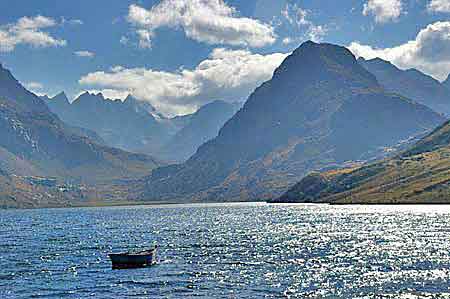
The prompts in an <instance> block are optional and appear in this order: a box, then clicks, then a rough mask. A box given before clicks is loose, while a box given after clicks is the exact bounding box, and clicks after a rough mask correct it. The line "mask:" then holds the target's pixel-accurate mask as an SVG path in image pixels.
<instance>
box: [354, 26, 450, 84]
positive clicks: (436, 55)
mask: <svg viewBox="0 0 450 299" xmlns="http://www.w3.org/2000/svg"><path fill="white" fill-rule="evenodd" d="M349 48H350V50H351V51H352V52H353V53H354V54H355V55H356V56H362V57H364V58H366V59H372V58H375V57H380V58H382V59H385V60H389V61H391V62H392V63H394V64H395V65H397V66H398V67H400V68H417V69H419V70H421V71H422V72H424V73H427V74H429V75H431V76H433V77H435V78H437V79H439V80H443V79H445V78H446V76H447V75H448V73H449V71H450V22H436V23H433V24H429V25H428V26H427V27H426V28H424V29H422V30H420V32H419V33H418V34H417V36H416V38H415V39H414V40H411V41H408V42H406V43H404V44H401V45H399V46H396V47H392V48H374V47H372V46H369V45H362V44H360V43H358V42H353V43H351V45H350V46H349Z"/></svg>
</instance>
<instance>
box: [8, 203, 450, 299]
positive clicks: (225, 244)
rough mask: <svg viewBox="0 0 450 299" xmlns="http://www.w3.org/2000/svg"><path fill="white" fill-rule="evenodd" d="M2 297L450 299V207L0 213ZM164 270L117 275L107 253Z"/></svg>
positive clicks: (229, 207)
mask: <svg viewBox="0 0 450 299" xmlns="http://www.w3.org/2000/svg"><path fill="white" fill-rule="evenodd" d="M0 216H1V218H0V249H1V250H0V298H30V297H31V296H34V298H86V297H90V296H92V297H94V298H185V297H193V296H195V297H197V298H211V297H213V298H336V297H343V298H349V297H350V298H373V295H374V294H376V295H377V298H419V297H423V296H425V297H426V296H428V297H429V298H450V295H449V294H450V283H449V281H448V280H449V277H450V238H449V235H450V222H449V219H450V218H449V217H450V206H419V205H417V206H416V205H410V206H328V205H266V204H229V205H223V204H202V205H186V206H180V205H175V206H148V207H120V208H104V209H94V208H86V209H61V210H28V211H1V212H0ZM154 241H157V242H158V243H159V244H160V246H161V248H160V252H159V255H160V262H159V264H158V265H157V266H155V267H153V268H148V269H138V270H126V271H112V270H111V268H110V262H109V260H108V258H107V253H108V252H111V251H118V250H128V249H133V248H145V247H150V246H151V245H152V244H153V242H154Z"/></svg>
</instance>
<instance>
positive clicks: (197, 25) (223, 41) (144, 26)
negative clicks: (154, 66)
mask: <svg viewBox="0 0 450 299" xmlns="http://www.w3.org/2000/svg"><path fill="white" fill-rule="evenodd" d="M127 19H128V21H129V22H130V23H131V24H133V25H134V26H135V27H136V34H137V35H138V37H139V45H140V46H141V47H144V48H150V47H151V45H152V39H153V37H154V35H155V31H156V30H157V29H158V28H162V27H169V28H173V29H180V28H181V29H183V30H184V32H185V33H186V36H187V37H189V38H191V39H193V40H196V41H199V42H204V43H207V44H220V45H233V46H249V47H255V48H259V47H263V46H266V45H270V44H272V43H274V42H275V40H276V36H275V33H274V29H273V28H272V26H271V25H269V24H266V23H263V22H260V21H258V20H255V19H251V18H246V17H241V16H239V15H238V12H237V11H236V9H235V8H234V7H231V6H228V5H227V4H226V3H225V2H224V1H223V0H183V1H180V0H163V1H161V2H160V3H159V4H157V5H155V6H153V7H152V8H150V9H146V8H143V7H141V6H138V5H135V4H133V5H130V7H129V12H128V17H127Z"/></svg>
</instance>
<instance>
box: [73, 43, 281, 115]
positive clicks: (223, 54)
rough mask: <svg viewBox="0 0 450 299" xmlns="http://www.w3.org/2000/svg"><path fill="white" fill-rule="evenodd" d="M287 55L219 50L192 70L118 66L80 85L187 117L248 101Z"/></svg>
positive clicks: (83, 81) (166, 112) (86, 77)
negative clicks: (211, 105)
mask: <svg viewBox="0 0 450 299" xmlns="http://www.w3.org/2000/svg"><path fill="white" fill-rule="evenodd" d="M287 55H288V54H282V53H275V54H269V55H260V54H253V53H251V52H249V51H247V50H229V49H223V48H218V49H215V50H213V52H212V53H211V54H210V56H209V57H208V58H207V59H205V60H204V61H202V62H201V63H200V64H199V65H198V66H197V67H196V68H195V69H192V70H187V69H181V70H179V71H177V72H162V71H155V70H152V69H145V68H132V69H127V68H124V67H121V66H117V67H114V68H112V69H111V70H110V71H108V72H103V71H101V72H95V73H90V74H88V75H86V76H84V77H82V78H81V79H80V80H79V83H80V84H82V85H84V86H91V87H92V88H94V89H98V90H102V89H112V90H115V91H117V92H123V93H124V94H125V92H126V93H131V94H133V95H134V96H135V97H137V98H138V99H141V100H146V101H149V102H150V103H151V104H152V105H153V106H155V107H156V108H157V109H159V110H160V111H161V112H163V113H165V114H167V115H176V114H186V113H190V112H193V111H194V110H195V109H196V108H198V107H199V106H200V105H203V104H205V103H207V102H211V101H214V100H217V99H222V100H228V101H230V102H231V101H232V102H234V101H239V100H244V99H246V98H247V97H248V95H249V94H250V93H251V92H252V91H253V90H254V89H255V88H256V87H257V86H258V85H260V84H261V83H262V82H264V81H267V80H268V79H270V78H271V77H272V74H273V71H274V70H275V68H277V67H278V66H279V65H280V64H281V62H282V61H283V60H284V59H285V58H286V56H287Z"/></svg>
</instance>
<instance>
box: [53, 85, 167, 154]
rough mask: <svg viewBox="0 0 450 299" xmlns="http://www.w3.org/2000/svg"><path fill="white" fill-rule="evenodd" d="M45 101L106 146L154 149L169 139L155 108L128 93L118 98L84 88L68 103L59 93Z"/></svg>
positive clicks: (64, 117) (143, 151)
mask: <svg viewBox="0 0 450 299" xmlns="http://www.w3.org/2000/svg"><path fill="white" fill-rule="evenodd" d="M47 104H48V106H49V107H50V109H51V110H52V111H53V112H54V113H56V114H57V115H58V116H59V117H60V118H61V119H62V120H63V121H65V122H67V123H68V124H70V125H73V126H76V127H80V128H87V129H89V130H91V131H94V132H96V133H97V134H98V135H99V136H100V137H101V139H103V140H104V142H105V143H106V144H108V145H109V146H113V147H117V148H121V149H124V150H128V151H131V152H138V153H155V152H157V151H158V150H159V149H160V148H161V147H162V145H163V144H164V143H165V142H167V140H168V139H169V135H168V133H167V128H166V126H165V125H164V123H162V122H159V121H158V120H157V118H160V117H162V116H161V115H160V114H158V112H157V111H156V109H155V108H154V107H153V106H151V105H150V104H149V103H146V102H142V101H138V100H136V99H135V98H134V97H132V96H128V97H127V98H126V99H125V101H123V102H122V101H121V100H109V99H105V98H104V97H103V95H102V94H101V93H99V94H91V93H88V92H86V93H84V94H82V95H80V96H79V97H78V98H77V99H75V101H74V102H73V103H72V104H70V103H69V101H68V100H67V97H66V96H65V95H64V94H60V95H58V96H56V97H54V98H52V99H50V100H48V101H47Z"/></svg>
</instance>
